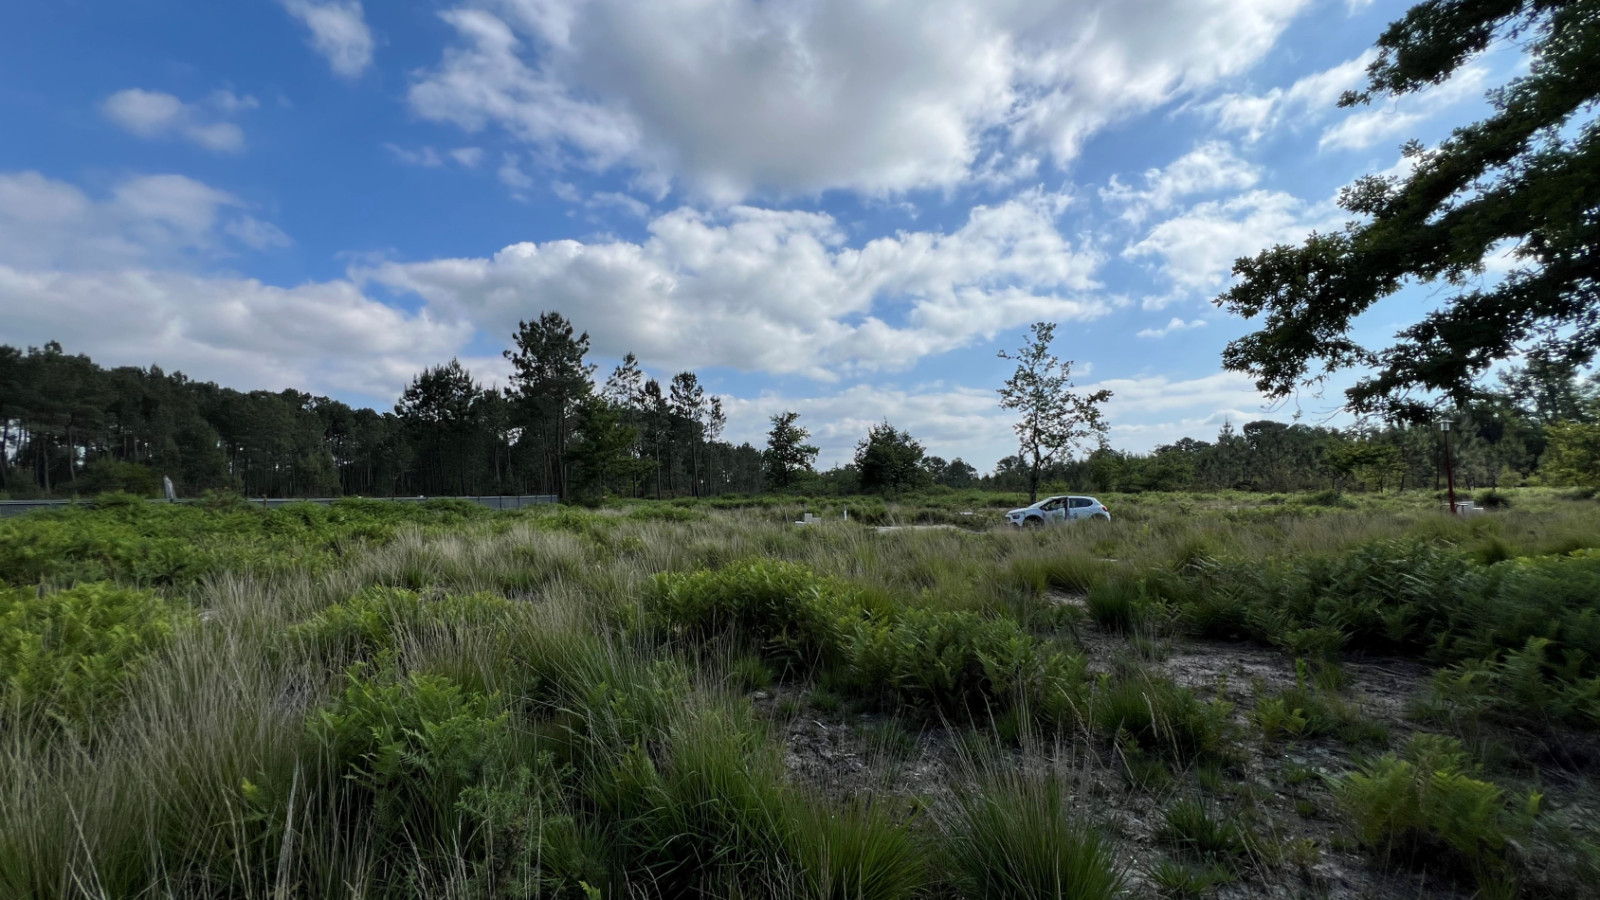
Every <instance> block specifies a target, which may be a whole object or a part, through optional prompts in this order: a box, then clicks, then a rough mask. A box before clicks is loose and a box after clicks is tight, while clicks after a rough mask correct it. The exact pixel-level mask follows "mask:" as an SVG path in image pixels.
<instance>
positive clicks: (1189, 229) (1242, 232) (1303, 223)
mask: <svg viewBox="0 0 1600 900" xmlns="http://www.w3.org/2000/svg"><path fill="white" fill-rule="evenodd" d="M1341 221H1342V218H1341V217H1340V214H1339V211H1338V209H1337V208H1336V207H1335V206H1334V204H1333V203H1332V202H1331V201H1324V202H1321V203H1307V202H1306V201H1304V200H1301V199H1300V198H1298V197H1295V196H1293V195H1291V194H1286V193H1283V192H1282V191H1264V190H1256V191H1249V192H1246V193H1244V194H1240V195H1238V196H1236V197H1231V198H1228V199H1226V200H1212V201H1207V202H1205V203H1200V204H1196V205H1195V206H1193V207H1191V208H1189V209H1188V210H1186V211H1185V212H1183V213H1182V214H1180V215H1178V216H1175V217H1173V218H1171V219H1168V220H1166V221H1164V222H1161V223H1160V224H1158V225H1156V226H1155V227H1154V228H1152V229H1151V230H1150V232H1149V234H1147V235H1146V236H1145V238H1144V239H1143V240H1141V241H1139V242H1137V243H1135V244H1133V245H1131V246H1129V247H1128V248H1127V249H1126V250H1124V251H1123V253H1122V255H1123V256H1124V257H1126V258H1129V259H1154V260H1157V261H1158V270H1159V272H1160V273H1161V274H1162V275H1163V276H1164V277H1165V278H1167V279H1168V280H1169V281H1170V282H1171V283H1172V286H1173V289H1174V290H1173V293H1172V294H1170V295H1167V296H1157V297H1150V298H1147V299H1146V300H1145V302H1144V305H1145V306H1146V307H1148V308H1160V307H1161V306H1164V305H1165V304H1166V303H1168V302H1170V301H1172V300H1175V299H1178V298H1179V297H1182V296H1188V295H1191V294H1193V293H1195V292H1198V291H1216V290H1218V289H1220V288H1222V287H1224V286H1225V285H1226V284H1227V282H1228V279H1229V277H1230V275H1229V273H1230V271H1231V270H1232V268H1233V261H1234V260H1235V259H1237V258H1239V257H1241V256H1254V255H1255V254H1257V253H1259V252H1260V251H1262V250H1264V249H1266V248H1267V247H1270V246H1272V245H1274V244H1293V243H1298V242H1299V241H1301V240H1302V239H1304V238H1305V236H1306V235H1307V234H1308V233H1309V232H1311V231H1312V230H1313V229H1317V230H1323V231H1327V230H1330V229H1333V228H1337V227H1338V226H1339V224H1340V222H1341Z"/></svg>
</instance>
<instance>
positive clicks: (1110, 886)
mask: <svg viewBox="0 0 1600 900" xmlns="http://www.w3.org/2000/svg"><path fill="white" fill-rule="evenodd" d="M944 832H945V840H944V848H943V849H944V855H945V858H946V859H947V860H948V862H949V865H950V868H951V869H952V871H953V872H954V874H955V877H956V881H957V884H958V886H959V887H960V888H961V889H962V892H963V895H964V896H967V897H972V898H977V900H1059V898H1073V900H1110V898H1113V897H1118V896H1120V895H1121V893H1122V888H1123V875H1122V871H1121V870H1120V869H1119V868H1118V866H1117V864H1116V861H1115V857H1114V855H1113V852H1112V848H1111V845H1110V844H1109V843H1108V842H1107V841H1106V839H1105V838H1104V837H1102V836H1101V835H1100V833H1099V832H1098V831H1096V830H1095V829H1093V828H1091V827H1089V826H1088V825H1086V824H1085V823H1084V822H1083V821H1082V820H1081V819H1079V818H1077V817H1076V816H1075V815H1074V814H1073V811H1072V805H1071V802H1070V800H1069V797H1068V793H1067V790H1066V786H1065V785H1064V784H1062V781H1061V779H1060V777H1059V776H1057V775H1055V774H1054V773H1046V774H1042V775H1036V774H1027V773H1023V772H1018V771H1010V772H1000V773H991V774H985V775H982V776H981V777H980V778H979V780H978V783H977V785H976V786H975V787H971V788H961V789H958V790H957V791H956V792H955V795H954V798H953V800H952V803H951V809H950V812H949V814H948V817H947V821H946V822H945V824H944Z"/></svg>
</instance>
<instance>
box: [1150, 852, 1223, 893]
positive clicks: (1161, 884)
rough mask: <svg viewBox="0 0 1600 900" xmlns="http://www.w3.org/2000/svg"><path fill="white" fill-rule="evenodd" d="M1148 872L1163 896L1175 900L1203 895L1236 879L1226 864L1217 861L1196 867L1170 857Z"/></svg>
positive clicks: (1151, 880)
mask: <svg viewBox="0 0 1600 900" xmlns="http://www.w3.org/2000/svg"><path fill="white" fill-rule="evenodd" d="M1148 874H1149V876H1150V882H1151V883H1152V884H1154V885H1155V887H1156V890H1157V891H1159V892H1160V894H1161V896H1163V897H1171V898H1174V900H1180V898H1190V897H1201V896H1204V895H1205V894H1206V893H1207V892H1208V891H1210V890H1211V889H1212V888H1214V887H1216V886H1217V885H1221V884H1227V883H1229V882H1231V881H1233V880H1234V874H1233V873H1232V872H1231V871H1229V870H1228V868H1227V867H1226V866H1223V865H1219V864H1217V863H1212V864H1210V865H1207V866H1203V867H1201V868H1194V867H1192V866H1187V865H1184V864H1183V863H1180V862H1176V861H1174V860H1170V859H1163V860H1161V861H1160V862H1158V863H1156V864H1155V865H1153V866H1151V867H1150V871H1149V873H1148Z"/></svg>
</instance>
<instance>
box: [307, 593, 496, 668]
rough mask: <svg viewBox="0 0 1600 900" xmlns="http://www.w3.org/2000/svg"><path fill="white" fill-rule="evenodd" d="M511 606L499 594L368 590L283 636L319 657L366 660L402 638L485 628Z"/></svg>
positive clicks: (326, 610) (389, 648) (390, 647)
mask: <svg viewBox="0 0 1600 900" xmlns="http://www.w3.org/2000/svg"><path fill="white" fill-rule="evenodd" d="M510 606H511V603H510V601H508V600H506V599H505V598H504V597H501V596H499V595H498V594H468V595H464V596H460V595H455V594H428V593H419V592H416V591H407V590H401V589H399V588H384V587H371V588H367V589H365V590H363V591H361V592H360V593H357V594H355V595H354V596H352V597H351V598H350V599H348V600H345V601H344V602H342V603H335V604H332V605H331V606H327V607H325V608H323V609H322V610H320V611H318V612H317V614H316V615H314V616H312V617H311V618H310V619H308V620H306V621H304V622H300V623H298V624H295V625H293V626H291V627H290V628H289V630H288V632H287V635H286V637H287V639H289V640H290V641H303V642H307V643H309V644H311V645H312V646H315V647H317V648H319V649H320V650H322V652H324V653H334V652H337V653H341V654H345V655H351V656H356V655H361V656H368V655H372V654H376V653H379V652H381V651H384V650H391V649H393V648H394V646H395V640H396V638H397V637H398V636H399V635H401V634H404V633H410V634H412V635H416V634H418V633H419V632H421V631H422V630H424V629H428V628H433V629H439V630H452V629H456V628H460V627H463V626H471V625H482V624H487V623H490V622H493V621H495V620H497V619H500V618H502V617H504V616H505V614H506V611H507V609H509V608H510Z"/></svg>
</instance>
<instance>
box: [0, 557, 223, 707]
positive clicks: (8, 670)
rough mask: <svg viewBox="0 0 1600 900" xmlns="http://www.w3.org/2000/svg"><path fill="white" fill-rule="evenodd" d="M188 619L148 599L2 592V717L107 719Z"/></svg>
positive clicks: (88, 589)
mask: <svg viewBox="0 0 1600 900" xmlns="http://www.w3.org/2000/svg"><path fill="white" fill-rule="evenodd" d="M193 618H194V617H193V614H192V613H190V612H189V611H188V610H187V609H185V608H184V607H183V606H182V605H181V604H178V603H174V602H172V601H169V600H166V599H164V598H163V597H161V596H160V595H158V594H155V593H152V592H150V591H144V590H138V589H134V588H124V587H116V586H113V585H109V584H103V583H100V584H80V585H77V586H75V587H71V588H67V589H65V590H59V591H41V590H37V589H35V588H11V589H5V588H0V709H9V710H13V711H21V712H23V713H25V714H28V713H44V714H46V715H49V716H50V717H52V718H57V719H60V720H64V721H69V722H81V721H86V720H88V719H91V718H94V717H95V716H96V715H98V714H99V713H102V712H104V711H106V710H107V709H108V708H109V707H111V706H112V705H113V703H114V702H115V700H116V698H117V696H118V693H119V692H120V691H121V689H122V686H123V685H124V683H125V682H126V681H127V679H128V678H129V676H130V675H132V674H133V673H134V672H135V671H136V670H137V669H138V668H139V666H140V664H141V663H142V662H143V661H144V659H145V658H146V657H147V656H149V655H150V653H152V652H153V651H155V650H156V649H158V648H160V647H161V646H162V645H164V644H165V643H166V642H167V641H168V640H169V639H170V638H171V637H172V635H173V632H174V631H175V630H176V629H177V628H178V627H180V626H182V625H184V624H186V623H189V622H192V621H193Z"/></svg>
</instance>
